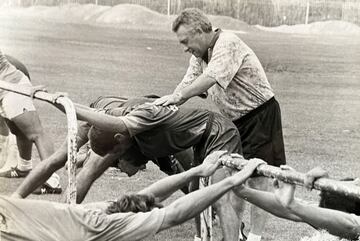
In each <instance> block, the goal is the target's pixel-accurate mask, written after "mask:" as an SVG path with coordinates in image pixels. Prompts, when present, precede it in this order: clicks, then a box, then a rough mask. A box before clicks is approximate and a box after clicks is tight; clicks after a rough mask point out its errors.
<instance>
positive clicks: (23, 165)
mask: <svg viewBox="0 0 360 241" xmlns="http://www.w3.org/2000/svg"><path fill="white" fill-rule="evenodd" d="M5 148H6V153H4V156H5V157H6V159H5V160H6V162H5V165H4V166H3V167H2V168H1V169H3V170H10V168H11V167H16V166H17V167H18V169H19V170H21V171H27V170H30V169H32V161H31V160H25V159H22V158H21V157H20V155H19V150H18V147H17V144H16V137H15V136H14V135H13V134H9V136H8V142H7V146H6V147H5Z"/></svg>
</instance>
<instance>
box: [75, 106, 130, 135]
mask: <svg viewBox="0 0 360 241" xmlns="http://www.w3.org/2000/svg"><path fill="white" fill-rule="evenodd" d="M76 114H77V118H78V119H79V120H81V121H86V122H87V123H89V124H90V125H93V126H96V127H97V128H99V129H102V130H104V131H109V132H119V133H122V134H126V133H128V131H127V129H126V126H125V124H124V122H123V121H122V120H121V118H119V117H115V116H111V115H106V114H104V113H99V112H96V111H94V110H93V109H91V108H88V107H85V106H82V105H78V104H77V105H76Z"/></svg>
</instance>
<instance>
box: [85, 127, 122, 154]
mask: <svg viewBox="0 0 360 241" xmlns="http://www.w3.org/2000/svg"><path fill="white" fill-rule="evenodd" d="M114 135H115V133H113V132H109V131H103V130H100V129H98V128H96V127H95V126H92V127H91V128H90V130H89V133H88V137H89V141H90V147H91V149H92V150H93V151H94V152H95V153H96V154H98V155H100V156H105V155H106V154H107V153H109V152H110V151H111V150H113V148H114V146H115V145H116V144H118V143H117V141H116V140H115V138H114Z"/></svg>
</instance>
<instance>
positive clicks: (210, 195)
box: [159, 159, 264, 231]
mask: <svg viewBox="0 0 360 241" xmlns="http://www.w3.org/2000/svg"><path fill="white" fill-rule="evenodd" d="M263 163H264V162H263V161H261V160H259V159H257V161H254V162H249V163H248V165H246V166H245V168H244V169H243V170H241V171H240V172H238V173H236V174H235V175H233V176H231V177H228V178H225V179H224V180H222V181H220V182H218V183H215V184H213V185H210V186H208V187H206V188H204V189H200V190H198V191H195V192H192V193H190V194H187V195H185V196H183V197H181V198H179V199H177V200H176V201H174V202H173V203H171V204H170V205H169V206H167V207H165V218H164V221H163V223H162V225H161V228H160V230H164V229H167V228H170V227H172V226H174V225H178V224H181V223H183V222H185V221H187V220H189V219H191V218H193V217H195V216H196V215H198V214H199V213H200V212H202V211H203V210H204V209H205V208H207V207H208V206H210V205H211V204H213V203H214V202H215V201H217V200H218V199H219V198H220V197H222V196H223V195H224V194H225V193H226V192H228V191H230V190H231V189H232V188H233V187H235V186H238V185H241V184H243V183H244V182H245V181H246V180H247V179H248V178H249V177H250V176H251V175H252V173H253V172H254V170H255V169H256V167H257V166H258V165H260V164H263ZM160 230H159V231H160Z"/></svg>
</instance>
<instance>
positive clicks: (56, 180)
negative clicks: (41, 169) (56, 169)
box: [46, 173, 60, 188]
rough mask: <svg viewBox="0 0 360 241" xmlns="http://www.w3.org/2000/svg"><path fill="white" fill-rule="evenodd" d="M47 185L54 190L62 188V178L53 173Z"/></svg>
mask: <svg viewBox="0 0 360 241" xmlns="http://www.w3.org/2000/svg"><path fill="white" fill-rule="evenodd" d="M46 184H47V185H49V186H50V187H52V188H56V187H60V177H59V175H58V174H56V173H53V174H52V175H51V177H49V179H47V181H46Z"/></svg>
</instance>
